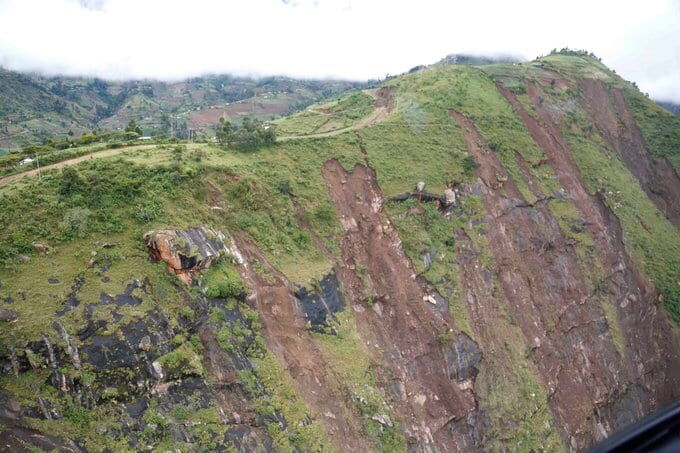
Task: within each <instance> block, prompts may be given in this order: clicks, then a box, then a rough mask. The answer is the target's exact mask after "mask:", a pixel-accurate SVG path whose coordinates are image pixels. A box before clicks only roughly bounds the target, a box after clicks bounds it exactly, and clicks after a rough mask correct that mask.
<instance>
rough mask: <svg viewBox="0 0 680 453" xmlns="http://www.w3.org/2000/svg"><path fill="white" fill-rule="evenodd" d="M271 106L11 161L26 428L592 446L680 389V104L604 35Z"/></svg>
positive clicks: (6, 397) (8, 424)
mask: <svg viewBox="0 0 680 453" xmlns="http://www.w3.org/2000/svg"><path fill="white" fill-rule="evenodd" d="M36 89H37V88H36ZM46 102H47V101H46ZM17 108H18V107H17ZM74 115H75V113H74ZM276 124H277V126H276V127H277V128H278V129H279V130H280V131H281V133H280V135H281V137H280V140H279V141H278V142H277V143H276V144H274V145H272V146H269V147H265V148H262V149H259V150H256V151H250V152H240V151H235V150H232V149H228V148H223V147H220V146H218V145H217V144H210V143H191V144H160V145H145V146H138V147H131V148H118V149H115V150H110V152H109V154H100V153H106V152H107V151H98V152H97V153H95V154H92V157H93V158H92V159H89V158H84V159H81V158H78V161H70V160H69V161H64V162H62V164H61V165H60V167H61V168H53V169H48V170H46V171H43V172H42V177H41V178H40V179H38V178H37V177H36V176H34V175H25V177H22V178H21V177H16V176H14V177H10V178H11V179H0V223H1V224H2V225H3V231H2V233H1V234H0V262H1V263H2V267H0V301H2V302H0V366H1V367H2V374H0V401H2V403H3V406H4V407H5V409H4V410H3V411H0V436H2V437H3V439H4V444H5V445H8V448H9V449H10V451H30V448H32V447H37V448H40V449H44V450H47V451H49V450H51V449H53V448H56V449H59V450H62V451H85V450H86V451H139V450H152V451H169V450H176V451H241V452H246V451H269V450H272V449H274V450H276V451H289V452H290V451H385V452H395V451H441V452H447V451H475V450H484V451H486V450H492V451H582V450H584V449H586V448H587V447H588V446H590V445H592V444H593V443H595V442H597V441H599V440H601V439H603V438H604V437H606V436H607V435H609V434H611V433H612V432H614V431H615V430H617V429H619V428H622V427H624V426H626V425H628V424H629V423H631V422H633V421H635V420H638V419H640V418H641V417H643V416H644V415H646V414H648V413H651V412H653V411H655V410H656V409H658V408H660V407H662V406H664V405H665V404H668V403H669V402H672V401H674V400H677V399H678V397H680V395H679V389H680V330H679V329H678V323H680V288H679V287H678V282H679V281H680V234H678V228H679V227H680V178H678V172H679V171H680V117H677V116H674V115H672V114H671V113H669V112H667V111H666V110H664V109H663V108H661V107H659V106H657V105H656V104H654V103H653V102H652V101H651V100H649V99H648V98H647V97H645V96H644V95H643V94H642V93H640V92H639V91H638V90H637V89H636V88H635V87H634V86H633V85H632V84H629V83H628V82H626V81H624V80H622V79H621V78H619V77H618V76H617V75H615V74H614V73H613V72H611V71H610V70H609V69H607V68H606V67H605V66H604V65H602V64H601V63H600V62H599V61H598V60H596V59H595V58H592V57H591V56H588V55H562V54H559V53H558V54H555V55H550V56H547V57H543V58H540V59H538V60H536V61H532V62H529V63H522V64H511V63H508V64H490V65H483V66H473V65H441V66H433V67H429V68H423V69H422V70H419V71H417V72H414V73H411V74H406V75H403V76H399V77H396V78H393V79H391V80H389V81H387V82H385V83H384V84H383V85H381V86H380V87H378V88H377V89H375V90H370V91H356V92H354V93H351V94H348V95H347V96H344V97H342V98H341V99H339V100H337V101H334V102H324V103H321V104H318V105H312V106H310V107H309V108H308V109H306V110H304V111H303V112H300V113H297V114H295V115H292V116H289V117H286V118H283V119H281V120H279V121H277V122H276ZM95 156H96V157H97V158H94V157H95ZM419 183H424V186H423V185H421V184H419ZM416 186H420V189H419V190H418V189H416Z"/></svg>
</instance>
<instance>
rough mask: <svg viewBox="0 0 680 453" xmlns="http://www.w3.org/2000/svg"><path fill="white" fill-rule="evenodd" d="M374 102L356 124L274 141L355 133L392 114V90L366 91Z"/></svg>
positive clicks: (279, 138) (288, 136)
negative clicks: (372, 109) (371, 108)
mask: <svg viewBox="0 0 680 453" xmlns="http://www.w3.org/2000/svg"><path fill="white" fill-rule="evenodd" d="M366 93H368V94H369V95H371V96H372V97H373V99H374V100H375V110H374V111H373V113H371V114H370V115H369V116H367V117H366V118H364V119H362V120H361V121H359V122H358V123H355V124H352V125H351V126H347V127H343V128H341V129H335V130H333V131H328V132H319V133H316V134H305V135H286V136H283V137H278V138H277V139H276V140H277V141H279V142H285V141H289V140H302V139H305V138H321V137H332V136H334V135H340V134H343V133H345V132H349V131H356V130H359V129H363V128H365V127H369V126H373V125H374V124H376V123H378V122H380V121H382V120H384V119H385V118H387V116H388V115H389V114H390V113H391V112H392V108H393V107H394V102H393V100H392V90H391V89H389V88H380V89H377V90H370V91H366Z"/></svg>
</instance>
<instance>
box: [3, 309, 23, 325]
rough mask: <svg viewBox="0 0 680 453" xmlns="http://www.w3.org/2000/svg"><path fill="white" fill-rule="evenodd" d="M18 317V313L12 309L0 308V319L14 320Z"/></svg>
mask: <svg viewBox="0 0 680 453" xmlns="http://www.w3.org/2000/svg"><path fill="white" fill-rule="evenodd" d="M18 318H19V314H18V313H17V312H15V311H12V310H5V309H4V308H0V321H5V322H14V321H16V320H17V319H18Z"/></svg>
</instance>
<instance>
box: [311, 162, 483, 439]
mask: <svg viewBox="0 0 680 453" xmlns="http://www.w3.org/2000/svg"><path fill="white" fill-rule="evenodd" d="M323 177H324V179H325V181H326V183H327V185H328V189H329V193H330V196H331V199H332V200H333V202H334V204H335V206H336V208H337V210H338V212H339V214H340V216H341V221H342V224H343V227H344V230H345V232H344V236H343V239H342V241H341V255H342V263H340V264H339V266H338V269H337V273H338V276H339V278H340V280H341V282H342V286H343V290H344V292H345V294H346V296H347V297H348V299H349V303H350V304H351V309H352V310H354V311H355V317H356V319H357V325H358V328H359V331H360V335H361V337H362V338H363V339H364V341H366V344H367V345H368V346H369V347H370V348H371V349H372V352H373V360H374V361H375V363H376V364H379V365H378V367H377V370H376V372H377V375H378V376H377V378H378V381H379V385H380V386H381V387H382V388H383V389H384V391H385V393H386V394H387V396H388V398H389V400H391V403H392V405H393V410H394V413H395V414H396V416H397V417H398V418H399V419H400V421H401V423H402V425H403V428H404V431H405V432H406V435H407V437H408V440H409V445H410V448H411V449H413V450H417V451H428V450H429V449H430V448H434V449H437V450H438V451H462V450H465V449H466V447H468V446H469V445H472V440H471V439H469V438H465V437H464V436H465V435H467V434H464V435H463V436H461V435H460V431H457V425H456V422H457V421H459V420H461V419H463V420H464V419H465V417H466V416H467V415H468V414H469V413H470V412H471V411H473V410H474V409H475V408H476V402H475V396H474V394H473V393H472V391H471V390H470V388H472V386H473V384H472V383H458V382H456V381H455V380H454V379H452V378H451V377H450V372H449V365H450V364H448V363H447V361H448V357H450V356H449V355H447V348H450V347H451V346H448V345H447V344H446V342H444V341H442V340H441V339H442V338H443V336H446V335H447V334H451V333H457V332H458V330H457V329H456V327H455V324H454V322H453V320H452V319H451V318H450V316H449V314H448V310H447V309H443V310H441V311H440V310H438V309H436V308H434V307H433V306H432V305H431V304H430V303H429V302H426V301H424V300H423V297H424V296H426V295H428V294H430V295H433V290H431V289H428V288H426V287H425V286H423V285H421V284H420V282H419V280H418V279H417V278H416V274H415V270H414V268H413V265H412V263H411V262H410V260H409V259H408V258H407V257H406V256H405V255H404V254H403V252H402V251H401V248H400V240H399V237H398V235H397V232H396V231H395V229H394V228H393V227H392V226H391V224H390V222H389V220H388V219H387V218H386V216H385V215H384V213H383V210H382V195H381V193H380V189H379V188H378V185H377V183H376V180H375V174H374V172H373V171H372V170H371V169H369V168H367V167H365V166H363V165H357V166H356V167H355V168H354V170H353V171H352V172H346V171H345V170H344V169H343V168H342V165H341V164H340V163H339V162H338V161H336V160H331V161H328V162H326V164H324V167H323ZM369 300H370V302H369ZM463 431H465V430H463Z"/></svg>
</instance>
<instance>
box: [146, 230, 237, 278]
mask: <svg viewBox="0 0 680 453" xmlns="http://www.w3.org/2000/svg"><path fill="white" fill-rule="evenodd" d="M144 242H146V245H147V247H149V252H150V254H151V258H152V259H154V260H156V261H163V262H165V263H166V264H167V265H168V271H169V272H171V273H174V274H175V275H177V276H178V277H179V278H180V280H182V281H183V282H184V283H186V284H187V285H190V284H191V283H192V282H193V280H194V277H195V276H196V275H198V274H200V273H202V272H203V271H205V270H206V269H208V268H209V267H210V266H211V264H212V263H214V262H215V261H216V260H217V259H219V258H220V257H222V256H224V255H230V256H233V257H234V258H235V259H236V260H237V261H238V262H241V257H240V255H239V254H238V252H237V251H236V249H235V248H233V247H232V248H231V249H230V248H229V246H227V245H226V244H227V243H230V244H231V240H229V241H228V240H227V237H226V236H225V235H224V234H222V233H221V232H219V231H215V230H213V229H211V228H205V227H201V228H191V229H188V230H186V231H179V230H160V231H150V232H148V233H146V234H145V235H144Z"/></svg>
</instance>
